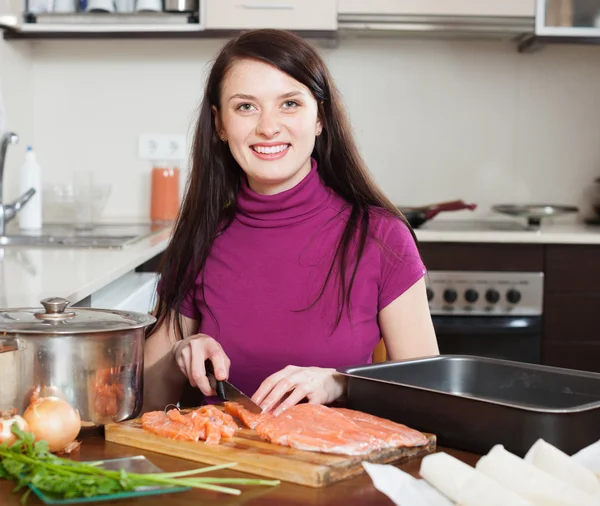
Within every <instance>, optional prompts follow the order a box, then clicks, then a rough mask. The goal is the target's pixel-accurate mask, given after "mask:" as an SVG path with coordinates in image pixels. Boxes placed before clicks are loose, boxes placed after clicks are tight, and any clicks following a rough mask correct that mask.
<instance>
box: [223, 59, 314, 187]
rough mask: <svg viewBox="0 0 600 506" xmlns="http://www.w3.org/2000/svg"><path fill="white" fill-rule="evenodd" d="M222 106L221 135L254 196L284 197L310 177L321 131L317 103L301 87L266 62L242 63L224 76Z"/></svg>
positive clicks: (307, 90) (252, 61) (298, 83)
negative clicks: (277, 194)
mask: <svg viewBox="0 0 600 506" xmlns="http://www.w3.org/2000/svg"><path fill="white" fill-rule="evenodd" d="M220 105H221V107H220V111H216V109H214V112H215V124H216V128H217V131H218V133H219V135H220V137H221V138H222V139H224V140H226V141H227V143H228V144H229V148H230V149H231V153H232V155H233V157H234V158H235V160H236V161H237V162H238V164H239V165H240V167H241V168H242V170H243V171H244V172H245V173H246V175H247V176H248V183H249V185H250V188H252V189H253V190H254V191H255V192H257V193H262V194H265V195H273V194H275V193H280V192H282V191H285V190H288V189H290V188H292V187H294V186H295V185H296V184H298V183H299V182H300V181H301V180H302V179H303V178H304V177H305V176H306V175H307V174H308V173H309V172H310V155H311V153H312V151H313V148H314V145H315V137H316V136H317V135H319V134H320V133H321V128H322V127H321V121H320V120H319V118H318V108H317V101H316V100H315V98H314V96H313V95H312V93H311V92H310V90H309V89H308V88H307V87H306V86H304V85H303V84H302V83H300V82H298V81H296V80H295V79H293V78H292V77H290V76H289V75H287V74H285V73H283V72H281V71H280V70H278V69H276V68H275V67H272V66H271V65H268V64H266V63H262V62H259V61H256V60H240V61H238V62H236V63H235V64H234V65H233V66H232V67H231V69H230V70H229V71H228V72H227V74H226V76H225V79H224V81H223V85H222V89H221V104H220Z"/></svg>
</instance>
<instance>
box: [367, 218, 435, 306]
mask: <svg viewBox="0 0 600 506" xmlns="http://www.w3.org/2000/svg"><path fill="white" fill-rule="evenodd" d="M380 225H381V226H380V227H379V230H380V233H379V242H380V248H381V250H380V251H381V262H380V278H379V299H378V307H377V310H378V311H381V310H382V309H383V308H384V307H386V306H388V305H389V304H390V303H391V302H393V301H394V300H396V299H397V298H398V297H399V296H400V295H402V294H403V293H404V292H405V291H406V290H408V289H409V288H410V287H411V286H413V285H414V284H415V283H416V282H417V281H418V280H419V279H421V278H422V277H423V276H424V275H425V273H426V272H427V270H426V268H425V265H424V263H423V261H422V259H421V255H420V254H419V250H418V248H417V244H416V241H415V239H414V238H413V236H412V234H411V232H410V230H409V228H408V226H407V225H406V224H405V223H404V222H402V221H401V220H400V219H398V218H396V217H392V216H389V217H383V218H381V224H380Z"/></svg>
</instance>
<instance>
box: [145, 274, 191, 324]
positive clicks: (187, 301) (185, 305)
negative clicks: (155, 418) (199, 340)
mask: <svg viewBox="0 0 600 506" xmlns="http://www.w3.org/2000/svg"><path fill="white" fill-rule="evenodd" d="M162 286H163V284H162V279H160V280H159V281H158V285H157V287H156V292H157V295H158V296H159V297H160V294H161V291H162ZM197 289H198V284H197V283H194V284H193V285H192V288H191V289H190V291H189V292H188V293H187V294H186V295H185V297H184V298H183V300H182V301H181V306H180V307H179V313H180V314H182V315H183V316H187V317H188V318H191V319H192V320H198V319H199V318H200V312H199V311H198V307H197V305H196V290H197Z"/></svg>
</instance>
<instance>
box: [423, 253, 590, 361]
mask: <svg viewBox="0 0 600 506" xmlns="http://www.w3.org/2000/svg"><path fill="white" fill-rule="evenodd" d="M419 248H420V251H421V255H422V257H423V260H424V262H425V264H426V266H427V268H428V269H429V270H450V271H504V272H507V271H513V272H514V271H518V272H525V271H530V272H544V309H543V320H542V322H543V323H542V327H543V335H542V363H543V364H545V365H553V366H558V367H566V368H571V369H582V370H587V371H595V372H600V245H566V244H560V245H558V244H546V245H544V244H505V243H444V242H422V243H420V245H419Z"/></svg>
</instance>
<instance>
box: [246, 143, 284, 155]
mask: <svg viewBox="0 0 600 506" xmlns="http://www.w3.org/2000/svg"><path fill="white" fill-rule="evenodd" d="M288 146H289V144H278V145H277V146H252V149H253V150H254V151H257V152H258V153H262V154H264V155H271V154H273V153H281V152H282V151H283V150H284V149H286V148H287V147H288Z"/></svg>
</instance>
